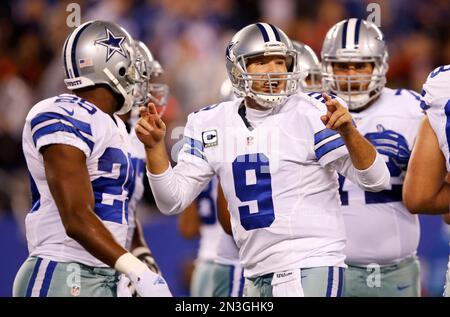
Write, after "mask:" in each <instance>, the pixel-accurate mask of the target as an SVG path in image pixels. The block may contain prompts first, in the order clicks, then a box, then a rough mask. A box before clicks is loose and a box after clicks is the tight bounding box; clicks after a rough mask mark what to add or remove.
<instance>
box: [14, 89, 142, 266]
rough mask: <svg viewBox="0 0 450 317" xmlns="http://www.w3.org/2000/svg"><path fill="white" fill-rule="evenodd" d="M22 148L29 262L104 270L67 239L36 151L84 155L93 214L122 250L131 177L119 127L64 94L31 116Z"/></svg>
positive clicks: (126, 144) (42, 104) (126, 146)
mask: <svg viewBox="0 0 450 317" xmlns="http://www.w3.org/2000/svg"><path fill="white" fill-rule="evenodd" d="M22 142H23V151H24V154H25V159H26V162H27V165H28V169H29V172H30V183H31V192H32V208H31V210H30V212H29V214H28V215H27V217H26V220H25V225H26V235H27V242H28V249H29V252H30V256H39V257H42V258H48V259H50V260H53V261H57V262H79V263H83V264H86V265H89V266H95V267H106V266H107V265H106V264H104V263H103V262H101V261H100V260H98V259H96V258H95V257H93V256H92V255H91V254H90V253H89V252H87V251H86V250H85V249H84V248H83V247H82V246H81V245H80V244H79V243H78V242H76V241H75V240H73V239H71V238H70V237H68V236H67V234H66V232H65V229H64V226H63V223H62V221H61V217H60V214H59V212H58V208H57V206H56V204H55V201H54V200H53V197H52V194H51V192H50V189H49V187H48V183H47V180H46V176H45V168H44V161H43V157H42V154H41V152H40V150H41V149H42V147H44V146H46V145H50V144H67V145H70V146H73V147H76V148H78V149H80V150H81V151H83V153H84V154H85V155H86V165H87V168H88V172H89V177H90V180H91V183H92V189H93V193H94V198H95V207H94V212H95V214H96V215H97V216H98V217H99V218H100V219H101V221H102V222H103V224H104V225H105V227H106V228H108V230H109V231H110V232H111V233H112V235H113V236H114V238H115V239H116V241H117V242H118V243H119V244H121V245H122V246H124V245H125V239H126V234H127V229H128V220H127V218H128V196H129V191H130V186H131V184H132V183H133V179H134V171H133V167H132V164H131V162H130V155H129V152H130V144H129V139H128V134H127V131H126V128H125V125H124V124H123V122H122V121H121V120H120V119H119V118H118V117H116V116H114V119H113V118H111V117H110V116H109V115H108V114H106V113H104V112H103V111H101V110H100V109H98V108H97V107H96V106H95V105H93V104H92V103H89V102H87V101H86V100H84V99H81V98H79V97H77V96H74V95H69V94H63V95H60V96H56V97H52V98H49V99H46V100H43V101H41V102H39V103H38V104H36V105H35V106H34V107H33V108H32V109H31V110H30V112H29V114H28V116H27V118H26V122H25V126H24V131H23V140H22ZM74 190H77V188H74Z"/></svg>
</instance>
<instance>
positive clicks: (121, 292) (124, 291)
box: [117, 274, 131, 297]
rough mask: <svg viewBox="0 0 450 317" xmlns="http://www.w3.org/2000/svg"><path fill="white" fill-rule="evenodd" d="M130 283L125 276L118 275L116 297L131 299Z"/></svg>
mask: <svg viewBox="0 0 450 317" xmlns="http://www.w3.org/2000/svg"><path fill="white" fill-rule="evenodd" d="M130 283H131V282H130V279H129V278H128V277H127V276H126V275H125V274H121V275H120V277H119V283H117V297H131V290H130V287H129V285H130Z"/></svg>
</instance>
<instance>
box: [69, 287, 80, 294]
mask: <svg viewBox="0 0 450 317" xmlns="http://www.w3.org/2000/svg"><path fill="white" fill-rule="evenodd" d="M70 294H71V295H72V296H79V295H80V286H78V285H72V289H71V290H70Z"/></svg>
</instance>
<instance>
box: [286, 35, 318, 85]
mask: <svg viewBox="0 0 450 317" xmlns="http://www.w3.org/2000/svg"><path fill="white" fill-rule="evenodd" d="M292 44H293V45H294V49H295V50H296V51H297V52H298V59H297V63H298V69H299V70H300V71H301V72H302V73H306V76H305V77H304V78H302V79H301V80H300V90H301V91H303V92H317V91H322V69H321V65H320V62H319V58H317V55H316V53H314V51H313V50H312V48H311V47H309V46H308V45H306V44H304V43H300V42H297V41H292Z"/></svg>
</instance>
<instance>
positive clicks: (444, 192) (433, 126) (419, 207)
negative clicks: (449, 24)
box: [403, 65, 450, 297]
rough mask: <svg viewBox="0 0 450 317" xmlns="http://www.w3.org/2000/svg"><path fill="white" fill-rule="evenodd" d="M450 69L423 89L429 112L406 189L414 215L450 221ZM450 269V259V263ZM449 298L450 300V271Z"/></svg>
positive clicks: (440, 72) (449, 280)
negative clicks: (434, 215)
mask: <svg viewBox="0 0 450 317" xmlns="http://www.w3.org/2000/svg"><path fill="white" fill-rule="evenodd" d="M449 87H450V65H444V66H440V67H438V68H436V69H435V70H433V71H432V72H431V73H430V75H429V76H428V78H427V81H426V82H425V84H424V85H423V90H422V102H421V107H422V109H423V110H424V111H425V112H426V118H425V119H424V120H423V122H422V125H421V127H420V131H419V134H418V136H417V142H416V145H415V146H414V149H413V153H412V155H411V160H410V163H409V166H408V172H407V174H406V178H405V183H404V187H403V200H404V202H405V205H406V207H407V208H408V209H409V210H410V211H411V212H412V213H424V214H444V215H445V218H446V220H447V221H448V220H449V205H450V185H449V183H448V182H447V181H446V179H448V173H449V172H450V163H449V162H450V153H449V148H450V146H449V144H450V128H449V115H450V90H449ZM449 267H450V259H449ZM446 280H447V285H446V288H445V294H444V295H445V296H447V297H450V268H449V270H448V271H447V279H446Z"/></svg>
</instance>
